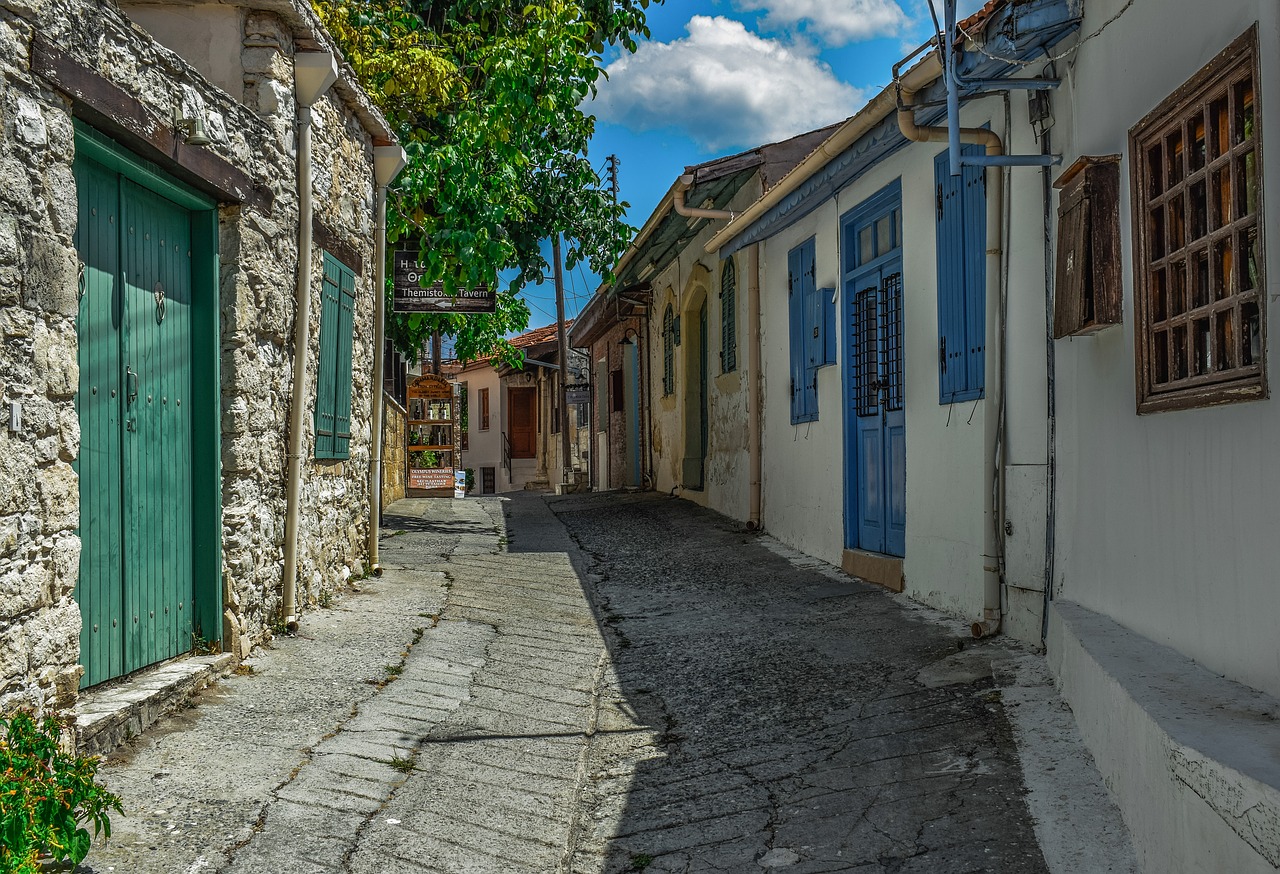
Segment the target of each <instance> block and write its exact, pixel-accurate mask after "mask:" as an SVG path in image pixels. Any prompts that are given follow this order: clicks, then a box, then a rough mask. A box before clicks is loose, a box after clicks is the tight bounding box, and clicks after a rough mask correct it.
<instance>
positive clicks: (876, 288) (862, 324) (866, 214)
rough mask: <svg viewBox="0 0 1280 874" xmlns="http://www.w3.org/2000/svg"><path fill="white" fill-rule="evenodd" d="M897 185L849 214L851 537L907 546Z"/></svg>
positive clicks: (900, 548)
mask: <svg viewBox="0 0 1280 874" xmlns="http://www.w3.org/2000/svg"><path fill="white" fill-rule="evenodd" d="M901 221H902V219H901V207H900V199H899V194H898V188H897V186H896V185H895V186H892V187H891V188H890V189H886V191H884V192H881V193H880V194H878V195H876V196H875V197H873V198H872V199H871V200H869V201H868V202H867V203H866V204H864V205H863V206H862V207H859V208H858V209H856V210H855V211H854V212H853V213H852V214H851V215H850V216H849V217H848V218H846V220H845V222H844V228H843V230H844V243H845V246H844V266H845V271H844V273H845V276H844V293H843V297H844V312H845V325H846V326H847V328H848V330H847V333H846V349H847V356H846V363H845V393H846V404H845V435H846V437H845V470H846V483H845V543H846V545H847V546H848V547H850V548H858V549H865V550H868V551H870V552H879V553H884V554H887V555H896V556H901V555H904V554H905V553H906V530H907V524H906V523H907V512H906V485H907V476H906V472H907V466H906V462H907V443H906V415H905V412H904V410H905V404H904V400H905V398H904V392H903V333H902V312H903V301H902V294H903V292H902V226H901Z"/></svg>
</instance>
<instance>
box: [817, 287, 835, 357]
mask: <svg viewBox="0 0 1280 874" xmlns="http://www.w3.org/2000/svg"><path fill="white" fill-rule="evenodd" d="M818 297H819V298H820V299H821V301H822V363H823V364H835V363H836V333H837V328H836V301H835V297H836V290H835V289H834V288H820V289H818Z"/></svg>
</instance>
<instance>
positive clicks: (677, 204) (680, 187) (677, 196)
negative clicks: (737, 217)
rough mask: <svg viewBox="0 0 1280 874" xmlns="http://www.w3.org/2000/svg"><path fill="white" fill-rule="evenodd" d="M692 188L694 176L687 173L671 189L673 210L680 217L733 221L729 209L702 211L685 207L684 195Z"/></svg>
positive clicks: (695, 207)
mask: <svg viewBox="0 0 1280 874" xmlns="http://www.w3.org/2000/svg"><path fill="white" fill-rule="evenodd" d="M692 186H693V174H692V173H686V174H684V175H683V176H681V177H680V180H679V181H678V182H677V183H676V185H675V187H674V188H672V189H671V208H672V209H674V210H675V211H676V213H677V214H678V215H682V216H685V217H686V218H704V219H729V221H733V216H734V213H732V212H730V211H729V210H727V209H702V208H701V207H697V206H685V202H684V193H685V192H686V191H688V190H689V189H690V188H691V187H692Z"/></svg>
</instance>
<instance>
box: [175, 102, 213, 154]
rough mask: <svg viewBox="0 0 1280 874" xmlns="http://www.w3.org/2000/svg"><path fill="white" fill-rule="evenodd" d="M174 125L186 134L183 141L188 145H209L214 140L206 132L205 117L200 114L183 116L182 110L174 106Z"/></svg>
mask: <svg viewBox="0 0 1280 874" xmlns="http://www.w3.org/2000/svg"><path fill="white" fill-rule="evenodd" d="M173 126H174V128H176V129H177V131H178V132H179V133H181V134H183V135H184V138H183V142H185V143H186V144H187V145H188V146H207V145H209V144H210V143H212V142H213V140H211V139H209V137H208V135H207V134H206V133H205V132H204V119H203V118H201V117H200V116H199V115H195V116H192V117H191V118H183V117H182V110H181V109H178V108H177V107H174V110H173Z"/></svg>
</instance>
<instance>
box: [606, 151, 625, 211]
mask: <svg viewBox="0 0 1280 874" xmlns="http://www.w3.org/2000/svg"><path fill="white" fill-rule="evenodd" d="M608 162H609V170H608V174H609V191H610V193H611V194H613V202H614V203H615V204H616V203H617V202H618V191H619V188H618V167H620V166H621V165H622V162H621V161H619V160H618V156H617V155H610V156H609V158H608Z"/></svg>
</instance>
